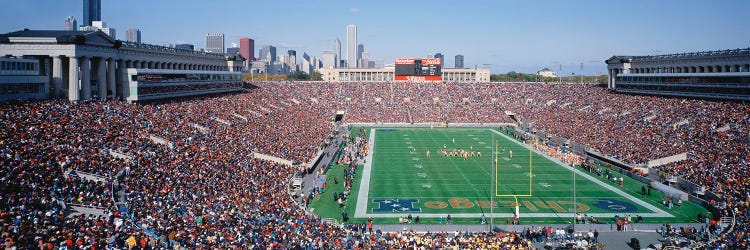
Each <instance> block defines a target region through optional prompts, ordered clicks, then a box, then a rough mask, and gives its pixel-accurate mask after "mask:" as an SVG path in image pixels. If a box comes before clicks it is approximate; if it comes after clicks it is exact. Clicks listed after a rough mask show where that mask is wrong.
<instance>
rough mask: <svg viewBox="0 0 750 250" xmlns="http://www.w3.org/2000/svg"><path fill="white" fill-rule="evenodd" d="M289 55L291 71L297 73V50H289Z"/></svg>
mask: <svg viewBox="0 0 750 250" xmlns="http://www.w3.org/2000/svg"><path fill="white" fill-rule="evenodd" d="M286 53H287V55H289V62H288V63H289V71H292V72H296V71H297V51H295V50H291V49H290V50H289V51H287V52H286Z"/></svg>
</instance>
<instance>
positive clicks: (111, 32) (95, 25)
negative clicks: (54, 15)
mask: <svg viewBox="0 0 750 250" xmlns="http://www.w3.org/2000/svg"><path fill="white" fill-rule="evenodd" d="M97 30H101V31H102V32H104V34H107V35H108V36H109V37H111V38H112V39H115V40H117V32H116V31H115V29H114V28H109V27H107V23H106V22H102V21H93V22H92V23H91V25H87V26H81V27H79V28H78V31H97Z"/></svg>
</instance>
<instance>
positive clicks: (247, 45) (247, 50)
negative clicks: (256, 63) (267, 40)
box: [240, 38, 255, 61]
mask: <svg viewBox="0 0 750 250" xmlns="http://www.w3.org/2000/svg"><path fill="white" fill-rule="evenodd" d="M240 55H242V57H244V58H245V60H247V61H253V60H255V40H253V39H250V38H240Z"/></svg>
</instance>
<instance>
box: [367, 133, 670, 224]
mask: <svg viewBox="0 0 750 250" xmlns="http://www.w3.org/2000/svg"><path fill="white" fill-rule="evenodd" d="M375 130H377V129H374V128H371V129H370V139H369V144H370V148H371V149H374V148H375ZM490 131H492V132H493V133H495V134H498V135H500V136H503V137H505V138H506V139H508V140H510V141H512V142H514V143H516V144H519V145H522V146H524V147H525V148H527V149H528V146H526V145H523V144H520V143H518V142H516V141H514V140H513V139H511V138H510V137H508V136H506V135H504V134H502V133H500V132H498V131H496V130H494V129H490ZM404 136H407V135H404ZM485 147H486V148H490V149H491V148H492V147H490V146H485ZM371 152H373V151H371ZM535 152H536V153H537V154H539V155H542V156H543V157H545V158H547V159H549V160H551V161H553V162H555V163H557V164H559V165H561V166H563V167H565V168H567V169H572V167H570V166H568V165H565V164H563V163H562V162H560V161H559V160H557V159H554V158H551V157H549V156H547V155H544V154H542V153H541V152H538V151H536V150H535ZM373 154H374V152H373V153H371V154H369V155H367V157H366V160H367V161H366V162H365V164H364V168H363V170H362V181H361V182H360V186H359V192H358V193H357V205H356V209H355V212H354V218H368V217H373V218H398V217H403V214H400V213H383V214H376V213H368V212H367V205H368V202H369V199H368V196H369V190H370V181H371V176H372V158H373ZM417 160H418V159H417ZM573 171H575V172H576V173H577V174H578V175H579V176H582V177H584V178H586V179H589V180H591V181H593V182H594V183H596V184H599V185H600V186H602V187H604V188H607V189H609V190H610V191H613V192H615V193H617V194H618V195H621V196H623V197H624V198H626V199H629V200H631V201H634V202H636V203H638V204H639V205H641V206H642V207H645V208H646V209H649V210H651V211H657V212H652V213H631V215H632V216H637V215H640V216H642V217H646V218H657V217H662V218H664V217H666V218H673V217H674V216H673V215H671V214H669V213H667V212H665V211H664V210H661V209H659V208H657V207H655V206H653V205H651V204H648V203H646V202H644V201H642V200H640V199H637V198H635V197H633V196H632V195H630V194H628V193H625V192H624V191H622V190H619V189H617V188H615V187H612V186H609V185H607V184H605V183H604V182H602V181H601V180H598V179H596V178H594V177H592V176H589V175H586V174H584V173H583V172H581V171H580V170H578V169H574V170H573ZM422 198H431V197H422ZM432 198H435V197H432ZM438 198H439V197H438ZM443 198H455V197H443ZM546 198H555V197H546ZM562 198H570V197H562ZM587 198H596V197H587ZM600 198H610V197H600ZM475 205H476V204H475ZM615 214H622V213H588V215H590V216H594V217H613V216H615ZM573 215H574V214H573V213H522V217H527V218H557V217H572V216H573ZM419 216H420V217H422V218H438V217H441V216H445V213H434V214H432V213H431V214H428V213H424V214H423V213H420V214H419ZM481 216H482V213H480V212H477V213H458V214H451V217H454V218H479V217H481ZM485 216H487V217H513V213H492V214H488V213H485Z"/></svg>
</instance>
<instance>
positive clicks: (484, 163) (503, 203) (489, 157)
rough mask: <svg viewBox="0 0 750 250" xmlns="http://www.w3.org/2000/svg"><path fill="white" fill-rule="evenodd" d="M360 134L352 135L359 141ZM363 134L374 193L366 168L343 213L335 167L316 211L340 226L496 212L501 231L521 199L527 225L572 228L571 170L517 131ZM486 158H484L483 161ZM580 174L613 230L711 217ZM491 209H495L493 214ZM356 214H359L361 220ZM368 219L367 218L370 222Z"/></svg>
mask: <svg viewBox="0 0 750 250" xmlns="http://www.w3.org/2000/svg"><path fill="white" fill-rule="evenodd" d="M359 129H360V128H359V127H355V128H353V129H352V135H356V134H357V133H358V132H359ZM362 129H365V133H366V138H370V133H371V132H373V131H375V141H374V149H373V150H372V152H371V157H372V158H371V162H368V164H370V166H369V168H370V171H371V172H370V178H369V180H365V181H368V183H367V184H368V185H365V187H367V188H368V190H363V192H364V193H365V194H366V196H367V199H366V200H364V201H363V200H360V199H359V197H361V196H358V194H359V192H360V190H359V189H360V188H361V186H362V185H361V184H362V181H363V179H362V178H363V172H364V169H365V168H366V166H365V165H360V166H358V167H357V171H356V177H355V180H354V182H353V186H352V192H351V194H350V196H349V198H348V199H347V200H346V201H345V206H344V207H343V208H339V205H338V204H337V203H336V201H335V200H334V199H333V194H334V193H339V192H342V191H343V190H344V186H343V185H344V183H343V181H341V180H343V174H344V169H345V168H346V167H347V166H344V165H335V166H333V167H331V168H330V169H329V170H328V172H327V173H326V176H328V179H329V181H328V185H327V188H326V190H325V192H324V193H322V194H321V195H319V197H318V198H316V199H315V200H313V202H312V204H311V208H313V211H314V212H315V213H317V214H319V215H320V216H321V217H323V218H333V219H336V220H337V221H341V212H342V211H344V210H345V211H346V212H347V214H348V215H349V217H350V221H349V223H364V222H366V220H367V218H368V217H371V218H373V220H374V222H375V223H378V224H396V223H398V217H400V216H406V215H408V214H411V215H412V216H413V217H416V216H420V223H423V224H438V223H441V222H442V223H445V220H446V218H445V217H446V216H447V215H448V214H450V215H451V216H452V223H454V224H479V223H480V217H481V216H482V214H484V215H485V216H486V218H487V220H488V221H489V220H490V217H491V215H490V210H493V211H492V212H493V213H494V216H493V217H494V220H495V223H497V224H505V223H508V222H510V221H512V219H513V213H514V211H515V205H516V199H518V205H519V210H520V211H519V212H520V220H519V222H520V223H521V224H565V223H569V222H571V221H572V213H571V212H572V211H573V209H574V208H573V204H574V203H573V197H572V190H573V186H572V181H573V175H572V172H571V169H570V168H569V167H566V166H563V165H561V164H559V163H558V162H555V161H553V160H549V159H547V158H546V157H544V156H542V155H539V154H537V153H536V152H533V153H531V154H530V151H529V149H528V148H525V147H524V146H523V145H521V144H520V143H519V141H517V140H514V139H511V138H508V137H512V133H511V132H510V131H506V130H504V129H503V128H429V127H426V128H424V127H422V128H420V127H407V128H367V127H364V128H362ZM498 132H500V133H503V134H505V135H506V136H508V137H505V136H501V135H499V134H498ZM493 139H494V140H495V142H496V143H497V145H498V146H497V148H498V149H499V150H498V156H497V159H498V160H497V164H495V163H494V162H493V159H494V157H493V151H494V147H493ZM454 141H455V142H454ZM443 148H445V149H446V150H447V151H454V150H458V149H459V148H460V149H462V150H465V151H474V152H475V156H474V157H468V158H467V159H466V160H464V158H462V157H445V156H442V155H440V154H439V153H438V151H439V150H440V149H443ZM503 148H505V151H503V150H502V149H503ZM427 150H430V157H429V158H427V157H426V151H427ZM480 151H481V153H482V156H481V157H478V156H476V154H477V152H480ZM510 151H512V154H513V155H512V157H511V155H510ZM530 162H531V164H529V163H530ZM578 170H580V171H579V172H578V174H577V176H576V203H575V204H576V208H577V209H578V212H580V213H581V214H588V215H594V217H596V218H597V219H598V220H599V221H602V222H607V223H612V222H613V219H612V217H613V216H614V215H615V214H618V215H620V216H625V215H628V214H630V215H632V217H633V219H635V216H636V215H637V214H639V215H642V216H643V217H644V222H645V223H678V222H697V221H696V218H697V214H699V213H701V214H706V212H707V210H705V209H704V208H702V207H700V206H698V205H697V204H694V203H691V202H685V203H683V205H682V206H675V207H674V208H673V209H671V210H670V209H668V208H667V207H666V206H663V205H662V204H661V199H662V194H661V193H659V192H657V191H655V190H652V193H651V196H645V195H642V194H641V188H642V186H643V184H641V183H640V182H637V181H635V180H633V179H630V178H628V177H626V176H621V175H620V174H618V173H616V172H614V171H612V172H614V173H613V174H614V175H615V176H618V177H623V178H624V179H625V180H624V183H623V185H622V186H620V185H619V183H614V182H610V181H608V180H605V179H604V178H603V177H600V176H597V175H593V174H591V173H588V172H585V171H583V170H582V169H581V168H578ZM493 175H495V176H496V178H495V179H494V180H495V181H493ZM333 176H337V178H338V179H339V180H340V181H339V183H338V184H334V183H333ZM493 192H494V193H495V194H494V195H493ZM513 195H515V197H514V196H513ZM491 201H492V202H494V203H491ZM491 204H495V205H496V206H495V207H494V208H492V209H490V205H491ZM357 206H359V207H360V208H359V212H360V214H357V212H358V209H357ZM363 208H364V209H363ZM362 211H365V214H364V216H363V215H362V214H361V213H362ZM441 217H442V218H441Z"/></svg>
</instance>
